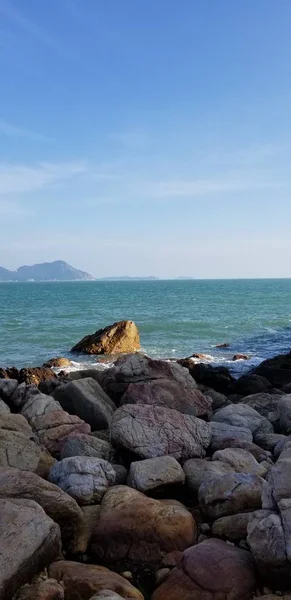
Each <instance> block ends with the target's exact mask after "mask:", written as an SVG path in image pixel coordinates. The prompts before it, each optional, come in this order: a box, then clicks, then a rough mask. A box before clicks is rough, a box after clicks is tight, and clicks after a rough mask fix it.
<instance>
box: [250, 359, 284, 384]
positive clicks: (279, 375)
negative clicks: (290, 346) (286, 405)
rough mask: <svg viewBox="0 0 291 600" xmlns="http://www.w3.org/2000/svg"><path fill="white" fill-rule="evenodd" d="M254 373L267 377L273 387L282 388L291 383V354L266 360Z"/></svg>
mask: <svg viewBox="0 0 291 600" xmlns="http://www.w3.org/2000/svg"><path fill="white" fill-rule="evenodd" d="M252 372H253V373H255V374H257V375H260V376H262V377H265V378H266V379H267V380H268V381H269V382H270V383H271V385H272V386H273V387H275V388H282V387H283V386H285V385H287V384H289V383H291V352H289V354H279V355H278V356H274V358H269V359H267V360H264V361H263V362H262V363H261V364H260V365H259V366H258V367H256V368H255V369H253V371H252Z"/></svg>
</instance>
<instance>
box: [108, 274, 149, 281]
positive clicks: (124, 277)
mask: <svg viewBox="0 0 291 600" xmlns="http://www.w3.org/2000/svg"><path fill="white" fill-rule="evenodd" d="M158 279H159V278H158V277H128V276H127V275H123V276H120V277H101V278H100V279H99V281H148V280H151V281H152V280H154V281H156V280H158Z"/></svg>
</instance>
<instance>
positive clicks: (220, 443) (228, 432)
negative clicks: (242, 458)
mask: <svg viewBox="0 0 291 600" xmlns="http://www.w3.org/2000/svg"><path fill="white" fill-rule="evenodd" d="M209 425H210V429H211V443H210V450H211V452H215V451H216V450H221V449H223V448H228V447H230V446H231V447H235V446H236V445H237V446H238V447H241V444H242V443H251V442H252V441H253V434H252V432H251V430H250V429H249V427H241V426H238V427H237V426H232V425H228V424H226V423H221V422H220V421H217V422H216V421H211V422H210V423H209Z"/></svg>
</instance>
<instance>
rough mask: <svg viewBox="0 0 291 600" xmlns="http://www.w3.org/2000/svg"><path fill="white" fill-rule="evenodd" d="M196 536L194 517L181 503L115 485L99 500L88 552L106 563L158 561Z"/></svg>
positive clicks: (191, 541)
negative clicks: (153, 497) (124, 560)
mask: <svg viewBox="0 0 291 600" xmlns="http://www.w3.org/2000/svg"><path fill="white" fill-rule="evenodd" d="M195 539H196V525H195V522H194V519H193V517H192V515H191V514H190V513H189V512H188V511H187V509H186V508H185V507H183V506H182V505H181V504H180V503H171V502H160V501H159V500H153V499H152V498H148V497H147V496H145V495H144V494H142V493H140V492H138V491H136V490H134V489H132V488H129V487H126V486H116V487H113V488H111V489H110V490H108V492H106V494H105V496H104V498H103V500H102V503H101V512H100V518H99V521H98V523H97V525H96V528H95V531H94V534H93V536H92V540H91V551H92V552H93V554H95V555H96V556H97V557H99V558H100V559H102V560H105V561H106V562H116V561H120V560H123V559H125V558H126V560H128V561H132V562H137V563H159V562H160V560H161V558H162V556H163V554H164V553H167V552H171V551H173V550H184V549H185V548H187V547H188V546H190V545H192V544H193V543H194V542H195Z"/></svg>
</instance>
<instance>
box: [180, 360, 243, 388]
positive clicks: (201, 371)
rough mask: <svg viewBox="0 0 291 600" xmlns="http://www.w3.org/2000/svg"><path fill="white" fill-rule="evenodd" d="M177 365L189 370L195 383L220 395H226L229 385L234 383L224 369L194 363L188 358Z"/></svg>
mask: <svg viewBox="0 0 291 600" xmlns="http://www.w3.org/2000/svg"><path fill="white" fill-rule="evenodd" d="M178 363H179V364H180V365H182V366H183V367H186V368H187V369H188V370H189V373H190V375H191V376H192V377H193V379H195V381H196V382H197V383H200V384H202V385H205V386H207V387H210V388H212V389H213V390H215V391H217V392H220V393H222V394H228V393H229V392H230V389H231V385H232V384H233V382H234V381H235V379H234V378H233V376H232V375H231V373H230V371H229V370H228V369H227V368H226V367H213V366H212V365H209V364H205V363H195V362H194V361H193V360H191V359H189V358H184V359H181V360H179V361H178Z"/></svg>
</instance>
